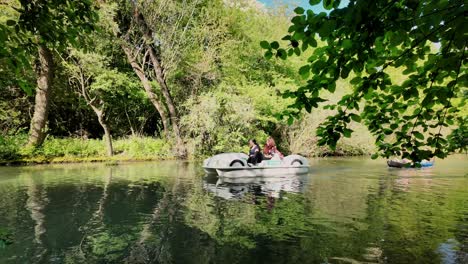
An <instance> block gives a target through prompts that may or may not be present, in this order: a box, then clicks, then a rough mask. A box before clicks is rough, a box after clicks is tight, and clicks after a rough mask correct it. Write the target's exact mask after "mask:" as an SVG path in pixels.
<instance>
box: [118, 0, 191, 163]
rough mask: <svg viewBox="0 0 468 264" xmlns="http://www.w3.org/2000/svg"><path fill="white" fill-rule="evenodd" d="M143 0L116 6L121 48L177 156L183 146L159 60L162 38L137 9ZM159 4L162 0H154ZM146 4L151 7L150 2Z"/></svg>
mask: <svg viewBox="0 0 468 264" xmlns="http://www.w3.org/2000/svg"><path fill="white" fill-rule="evenodd" d="M145 4H146V2H143V3H141V4H140V3H136V2H133V1H130V3H129V2H128V1H124V2H123V4H122V7H121V8H120V10H119V11H120V12H119V16H118V18H119V19H118V23H119V29H120V32H119V33H118V35H119V37H120V39H121V40H122V44H121V45H122V49H123V50H124V52H125V54H126V55H127V58H128V60H129V63H130V64H131V65H132V68H133V69H134V71H135V73H136V74H137V76H138V77H139V78H140V80H141V82H142V84H143V87H144V88H145V91H146V92H147V95H148V97H149V99H150V100H151V102H152V103H153V105H154V106H155V108H156V109H157V111H158V112H159V114H160V116H161V118H162V120H163V124H164V128H165V131H166V133H167V134H168V135H169V131H170V130H169V127H170V128H171V130H172V131H171V132H172V133H171V134H172V135H173V136H174V138H175V140H176V150H177V153H178V156H185V155H186V149H185V145H184V142H183V140H182V136H181V133H180V126H179V115H178V113H177V108H176V105H175V102H174V99H173V95H172V93H171V89H170V88H169V85H168V82H167V78H166V74H165V69H164V65H163V63H162V51H161V46H160V45H159V44H158V43H160V42H162V41H163V40H162V39H158V38H157V37H155V35H156V34H155V33H156V32H155V30H154V29H153V28H152V27H151V26H150V25H149V23H148V21H147V19H146V17H145V15H144V14H143V12H142V11H141V9H143V7H144V6H145ZM158 4H160V5H163V4H164V3H162V2H158ZM150 8H155V6H151V7H150ZM151 81H154V82H156V83H157V84H158V87H159V93H156V92H154V91H153V89H152V86H151Z"/></svg>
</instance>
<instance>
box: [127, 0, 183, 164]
mask: <svg viewBox="0 0 468 264" xmlns="http://www.w3.org/2000/svg"><path fill="white" fill-rule="evenodd" d="M133 15H134V18H135V19H136V21H137V23H138V25H139V26H140V28H141V32H142V33H143V36H144V39H145V42H146V43H147V47H148V51H149V55H150V60H151V62H152V64H153V68H154V73H155V75H156V80H157V82H158V84H159V86H160V87H161V92H162V94H163V96H164V99H165V101H166V104H167V108H168V110H169V116H170V119H171V125H172V130H173V131H174V136H175V138H176V140H177V152H178V156H181V157H185V156H186V154H187V153H186V149H185V146H184V143H183V141H182V138H181V136H180V129H179V121H178V114H177V111H176V108H175V105H174V101H173V100H172V96H171V93H170V91H169V88H168V87H167V83H166V78H165V76H164V71H163V67H162V65H161V62H160V61H161V60H160V57H158V54H157V52H156V50H155V48H154V46H153V45H152V43H153V38H152V35H153V32H152V31H151V29H150V28H149V27H148V25H147V24H146V21H145V18H144V16H143V14H141V13H140V11H139V10H138V8H137V7H136V6H134V13H133Z"/></svg>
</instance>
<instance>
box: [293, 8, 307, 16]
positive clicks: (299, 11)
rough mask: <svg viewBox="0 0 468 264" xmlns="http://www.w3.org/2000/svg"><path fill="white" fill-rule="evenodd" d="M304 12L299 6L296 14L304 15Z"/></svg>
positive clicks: (295, 11) (295, 10)
mask: <svg viewBox="0 0 468 264" xmlns="http://www.w3.org/2000/svg"><path fill="white" fill-rule="evenodd" d="M304 11H305V10H304V8H302V7H300V6H298V7H296V8H295V9H294V13H296V14H298V15H302V14H304Z"/></svg>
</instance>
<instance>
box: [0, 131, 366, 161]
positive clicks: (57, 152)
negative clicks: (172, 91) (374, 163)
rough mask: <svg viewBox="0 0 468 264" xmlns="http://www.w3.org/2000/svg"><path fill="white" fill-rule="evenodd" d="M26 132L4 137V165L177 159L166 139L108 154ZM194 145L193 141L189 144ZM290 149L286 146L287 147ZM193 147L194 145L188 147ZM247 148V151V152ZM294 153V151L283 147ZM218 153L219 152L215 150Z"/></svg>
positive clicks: (133, 142)
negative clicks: (32, 140) (30, 139)
mask: <svg viewBox="0 0 468 264" xmlns="http://www.w3.org/2000/svg"><path fill="white" fill-rule="evenodd" d="M26 141H27V136H26V135H18V136H7V137H0V165H8V164H40V163H67V162H103V161H145V160H169V159H175V158H176V157H175V156H174V154H173V151H172V146H171V144H170V143H169V142H168V141H167V140H164V139H159V138H152V137H127V138H120V139H115V140H114V141H113V145H114V151H115V155H114V156H112V157H108V156H107V155H106V148H105V143H104V141H103V140H101V139H80V138H55V137H48V138H47V139H46V141H45V142H44V144H43V145H42V146H41V147H39V148H36V149H33V148H28V147H24V146H25V144H26ZM188 145H190V142H189V143H188ZM301 145H303V146H304V145H307V146H308V147H307V149H308V151H305V152H304V153H300V154H302V155H304V156H309V157H313V156H315V157H316V156H356V155H368V154H370V150H369V149H370V148H369V147H368V146H364V145H363V144H362V142H356V144H352V142H345V143H343V144H341V143H340V144H339V145H338V147H337V150H336V151H334V152H331V151H330V149H329V148H328V147H319V146H317V145H316V142H314V140H312V141H308V142H303V144H301ZM284 148H286V146H285V147H283V149H284ZM188 149H189V150H190V149H193V148H190V147H189V148H188ZM247 150H248V149H247V147H246V148H245V152H247ZM283 152H284V153H290V152H291V150H283ZM213 154H215V153H213ZM189 157H190V158H192V159H196V158H203V157H201V156H199V155H197V154H196V153H189Z"/></svg>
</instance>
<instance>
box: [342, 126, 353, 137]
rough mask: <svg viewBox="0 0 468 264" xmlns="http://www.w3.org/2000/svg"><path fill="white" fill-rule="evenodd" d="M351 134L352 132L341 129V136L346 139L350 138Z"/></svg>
mask: <svg viewBox="0 0 468 264" xmlns="http://www.w3.org/2000/svg"><path fill="white" fill-rule="evenodd" d="M352 132H353V130H351V129H348V128H345V129H343V136H345V137H347V138H350V137H351V133H352Z"/></svg>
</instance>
